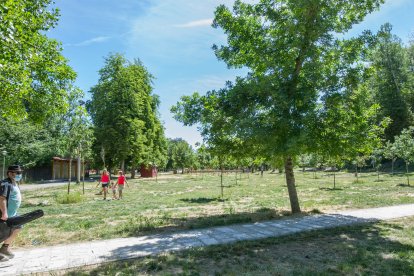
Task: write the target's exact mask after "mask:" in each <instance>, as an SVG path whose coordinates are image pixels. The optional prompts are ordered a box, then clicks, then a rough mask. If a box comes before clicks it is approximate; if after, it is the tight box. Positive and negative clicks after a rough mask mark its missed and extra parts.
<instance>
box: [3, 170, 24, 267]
mask: <svg viewBox="0 0 414 276" xmlns="http://www.w3.org/2000/svg"><path fill="white" fill-rule="evenodd" d="M21 179H22V169H21V167H20V166H19V165H12V166H9V167H8V168H7V178H6V179H4V180H2V181H1V182H0V211H1V220H3V221H7V220H8V219H9V218H12V217H15V216H17V210H18V209H19V207H20V204H21V202H22V197H21V194H20V189H19V186H18V185H17V182H19V181H20V180H21ZM20 228H21V227H17V228H13V230H12V232H11V235H10V237H8V238H7V239H6V240H5V241H4V242H3V245H2V247H1V248H0V262H1V261H7V260H8V259H11V258H13V257H14V254H13V253H12V252H11V251H10V249H9V246H10V244H11V243H12V242H13V241H14V239H15V238H16V236H17V234H18V233H19V232H20Z"/></svg>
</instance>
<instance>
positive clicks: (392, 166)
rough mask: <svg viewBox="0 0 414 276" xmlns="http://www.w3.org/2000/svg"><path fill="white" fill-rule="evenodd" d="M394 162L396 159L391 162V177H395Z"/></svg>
mask: <svg viewBox="0 0 414 276" xmlns="http://www.w3.org/2000/svg"><path fill="white" fill-rule="evenodd" d="M394 162H395V159H394V158H393V159H392V160H391V175H394Z"/></svg>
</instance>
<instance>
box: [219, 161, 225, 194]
mask: <svg viewBox="0 0 414 276" xmlns="http://www.w3.org/2000/svg"><path fill="white" fill-rule="evenodd" d="M220 187H221V198H223V195H224V192H223V167H221V173H220Z"/></svg>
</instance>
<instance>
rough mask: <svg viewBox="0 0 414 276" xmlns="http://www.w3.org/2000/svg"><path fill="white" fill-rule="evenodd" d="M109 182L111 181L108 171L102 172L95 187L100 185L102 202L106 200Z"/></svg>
mask: <svg viewBox="0 0 414 276" xmlns="http://www.w3.org/2000/svg"><path fill="white" fill-rule="evenodd" d="M110 181H111V180H110V177H109V174H108V171H107V170H106V169H104V170H103V171H102V175H101V179H100V180H99V182H98V185H96V186H99V184H101V185H102V190H103V199H104V200H106V194H107V193H108V186H109V182H110Z"/></svg>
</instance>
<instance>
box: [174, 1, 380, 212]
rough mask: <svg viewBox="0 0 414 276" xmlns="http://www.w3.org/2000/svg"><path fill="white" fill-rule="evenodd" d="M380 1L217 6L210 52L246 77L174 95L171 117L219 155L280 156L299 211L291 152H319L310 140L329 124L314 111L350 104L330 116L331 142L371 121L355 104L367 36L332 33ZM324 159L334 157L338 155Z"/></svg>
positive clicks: (369, 114) (360, 146) (358, 19)
mask: <svg viewBox="0 0 414 276" xmlns="http://www.w3.org/2000/svg"><path fill="white" fill-rule="evenodd" d="M383 2H384V1H383V0H364V1H361V0H350V1H334V0H299V1H293V0H261V1H259V3H257V4H246V3H243V2H242V1H236V2H235V4H234V7H233V10H230V9H228V8H227V7H226V6H224V5H221V6H219V7H218V8H217V9H216V12H215V18H214V23H213V26H214V27H216V28H218V27H220V28H222V29H223V30H224V32H225V33H226V35H227V45H225V46H220V47H218V46H216V45H215V46H214V47H213V49H214V51H215V53H216V56H217V57H218V58H219V59H220V60H223V61H224V62H226V64H227V65H228V66H229V67H234V68H241V67H247V68H248V69H249V70H250V72H249V75H248V76H247V77H245V78H239V79H237V80H236V82H235V83H234V84H231V83H228V84H227V85H226V87H225V88H223V89H221V90H219V91H211V92H208V93H207V94H206V95H205V96H199V94H197V93H194V94H193V96H190V97H188V96H186V97H182V98H181V102H180V103H178V104H177V105H176V106H175V107H174V108H173V109H172V111H173V112H174V113H175V114H176V117H175V118H176V119H177V120H179V121H181V122H183V123H184V124H189V125H191V124H194V123H200V124H201V130H202V135H203V137H204V138H205V140H206V142H207V143H208V144H209V146H211V147H212V148H213V147H214V148H216V149H217V153H221V155H224V154H225V153H227V154H230V155H233V156H237V155H240V154H243V153H244V152H245V150H246V149H248V150H250V151H252V150H253V151H254V154H255V156H257V155H258V156H261V157H268V158H269V159H270V158H273V157H274V156H282V157H283V158H284V160H285V168H286V177H287V178H286V180H287V184H288V190H289V196H290V200H291V203H292V211H293V212H299V211H300V208H299V203H298V200H297V195H296V188H295V183H294V175H293V171H292V166H291V164H292V163H291V161H292V158H293V157H294V156H297V155H298V154H300V153H303V152H317V151H318V150H323V149H325V148H326V147H324V146H318V145H316V143H318V142H321V141H319V140H320V139H321V137H320V136H319V133H320V132H321V131H322V133H324V132H325V127H328V128H331V127H332V126H331V125H329V124H326V123H325V122H324V121H323V120H322V119H325V117H324V116H323V112H324V111H325V112H326V109H323V108H321V105H322V106H323V107H326V106H328V105H329V104H330V103H331V102H334V100H333V99H334V98H335V99H339V103H340V105H339V106H338V108H335V109H336V110H338V109H342V110H343V111H344V112H345V109H346V107H348V106H352V105H354V106H356V107H357V108H355V109H353V110H352V111H355V112H350V113H348V114H346V115H347V116H345V114H344V116H340V117H339V119H347V120H346V121H340V122H337V124H342V125H341V126H342V128H340V129H336V131H337V132H339V135H336V136H333V137H329V140H332V142H331V143H330V144H335V142H336V141H338V140H339V139H341V138H342V139H343V137H345V136H347V139H350V140H351V141H352V140H353V139H354V137H353V136H354V135H356V134H357V131H356V130H354V129H353V127H354V126H353V125H352V124H351V125H349V123H355V122H356V123H357V124H358V126H357V127H356V128H357V129H360V128H361V127H362V126H367V125H370V122H371V120H370V119H371V117H373V116H374V115H375V114H372V113H373V112H372V111H371V109H368V110H369V111H368V112H367V113H365V112H357V111H362V110H363V109H360V108H359V106H358V104H357V100H354V95H355V94H357V93H358V92H359V91H358V88H359V86H360V84H361V83H362V82H363V80H364V79H365V78H366V76H367V69H366V66H365V64H364V61H365V58H366V56H367V52H368V51H367V49H368V48H369V46H370V45H371V44H372V42H373V37H372V35H371V34H370V33H369V32H364V34H363V35H361V36H360V37H356V38H351V39H341V38H338V37H339V36H340V35H335V34H343V33H346V32H347V31H348V30H349V29H350V28H351V27H352V25H354V24H357V23H360V22H361V21H362V20H363V18H364V17H365V16H366V15H367V14H369V13H370V12H372V11H374V10H375V9H377V8H378V7H379V6H380V4H382V3H383ZM334 106H335V105H334ZM363 108H365V107H363ZM373 109H375V106H374V107H373ZM321 112H322V114H321ZM333 113H334V112H333ZM332 116H333V115H332ZM327 117H328V118H329V117H331V115H329V116H327ZM332 121H333V120H332ZM318 127H319V128H320V130H319V131H315V129H317V128H318ZM372 128H373V129H375V127H372ZM332 129H333V128H332ZM375 132H376V131H375V130H374V131H372V132H371V133H372V134H374V133H375ZM373 139H375V137H373ZM335 140H336V141H335ZM310 141H311V143H310ZM356 141H357V142H360V141H361V139H357V140H356ZM312 142H313V143H312ZM338 142H339V141H338ZM323 143H325V141H323ZM323 143H320V144H323ZM345 146H346V150H347V151H351V150H350V148H351V147H356V148H357V149H356V152H358V151H361V150H363V151H368V150H369V149H367V147H369V145H368V143H366V144H365V143H361V144H356V145H354V144H351V143H347V144H346V145H344V150H345ZM329 150H333V149H329ZM235 153H236V154H235ZM321 153H323V152H321ZM326 155H329V156H331V155H333V156H334V157H336V156H338V155H339V152H338V154H336V153H335V154H326ZM355 155H356V154H354V156H355Z"/></svg>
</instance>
